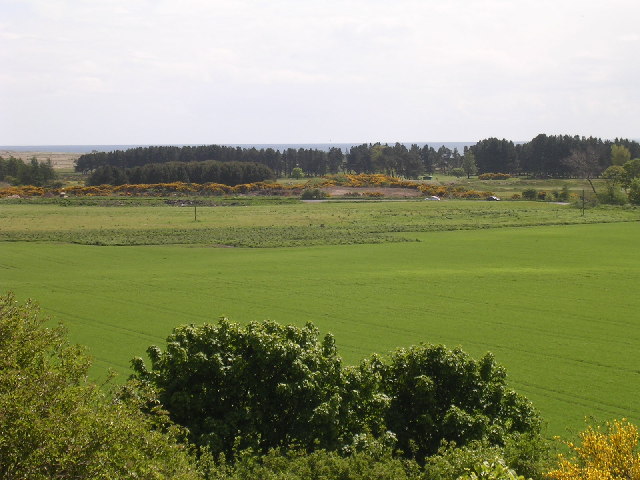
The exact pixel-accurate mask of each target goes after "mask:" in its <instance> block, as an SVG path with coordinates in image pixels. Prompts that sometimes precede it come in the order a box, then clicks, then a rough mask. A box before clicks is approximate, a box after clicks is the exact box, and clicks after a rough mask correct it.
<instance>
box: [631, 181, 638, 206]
mask: <svg viewBox="0 0 640 480" xmlns="http://www.w3.org/2000/svg"><path fill="white" fill-rule="evenodd" d="M629 202H630V203H631V204H632V205H640V178H636V179H634V180H633V181H632V182H631V185H630V186H629Z"/></svg>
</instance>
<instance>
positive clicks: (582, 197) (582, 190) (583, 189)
mask: <svg viewBox="0 0 640 480" xmlns="http://www.w3.org/2000/svg"><path fill="white" fill-rule="evenodd" d="M582 216H583V217H584V189H582Z"/></svg>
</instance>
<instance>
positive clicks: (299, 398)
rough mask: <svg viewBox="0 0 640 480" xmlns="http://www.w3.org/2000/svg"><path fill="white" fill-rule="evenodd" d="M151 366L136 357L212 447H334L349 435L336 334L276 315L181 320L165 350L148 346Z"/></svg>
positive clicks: (177, 413) (174, 409)
mask: <svg viewBox="0 0 640 480" xmlns="http://www.w3.org/2000/svg"><path fill="white" fill-rule="evenodd" d="M147 352H148V354H149V357H150V359H151V367H150V368H149V369H147V367H146V366H145V365H144V363H143V361H142V359H140V358H138V359H135V360H134V362H133V366H134V370H135V372H136V378H138V379H139V380H141V381H143V382H147V383H149V384H151V385H153V386H154V387H155V388H157V389H158V392H159V400H160V401H161V403H162V404H163V405H164V406H165V407H166V408H167V409H168V411H169V412H170V415H171V417H172V419H173V420H174V421H176V422H177V423H179V424H181V425H184V426H186V427H188V429H189V431H190V432H191V436H192V439H193V440H194V441H195V442H196V443H197V444H200V445H207V446H208V447H210V448H211V450H212V452H214V453H219V452H224V453H225V454H226V455H232V452H233V451H234V449H237V448H249V447H251V448H254V449H256V450H257V451H261V452H266V451H267V450H268V449H270V448H275V447H288V446H289V445H299V446H300V447H302V448H304V449H313V448H328V449H335V448H337V447H339V446H342V445H344V444H347V443H349V442H350V440H351V439H350V438H349V434H350V432H348V431H345V430H344V428H343V426H344V424H345V422H344V421H343V419H344V415H346V414H347V413H348V410H347V409H345V408H344V406H343V401H342V389H341V387H342V381H343V380H342V375H343V373H342V368H341V359H340V357H338V355H337V351H336V347H335V343H334V340H333V337H332V336H331V335H326V336H325V337H324V338H323V339H322V340H321V341H320V340H319V333H318V330H317V329H316V328H315V327H314V326H313V325H311V324H307V325H306V326H305V327H303V328H297V327H293V326H281V325H279V324H277V323H275V322H269V321H265V322H262V323H257V322H253V323H250V324H249V325H247V326H246V327H244V328H243V327H241V326H239V325H237V324H233V323H230V322H229V321H227V320H225V319H222V320H220V322H219V323H218V324H217V325H210V324H205V325H202V326H199V327H198V326H193V325H190V326H182V327H178V328H176V329H174V331H173V333H172V334H171V335H170V336H169V338H168V339H167V349H166V351H164V352H163V351H161V350H160V349H159V348H158V347H150V348H149V349H148V350H147Z"/></svg>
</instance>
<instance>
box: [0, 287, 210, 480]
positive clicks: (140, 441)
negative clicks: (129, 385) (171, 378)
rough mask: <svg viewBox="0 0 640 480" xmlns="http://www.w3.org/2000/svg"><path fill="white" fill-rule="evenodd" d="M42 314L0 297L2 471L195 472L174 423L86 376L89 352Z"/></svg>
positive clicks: (19, 474) (9, 474)
mask: <svg viewBox="0 0 640 480" xmlns="http://www.w3.org/2000/svg"><path fill="white" fill-rule="evenodd" d="M46 322H47V319H46V318H44V317H42V316H41V315H40V314H39V311H38V308H37V306H36V305H34V304H33V303H31V302H27V303H25V304H19V303H17V302H16V301H15V298H14V296H13V295H11V294H8V295H5V296H2V297H0V433H1V435H0V478H3V479H16V480H17V479H24V478H29V479H34V480H38V479H43V480H44V479H50V478H59V479H78V478H141V479H163V478H172V479H173V478H178V479H195V478H198V476H197V475H196V470H195V462H194V460H193V459H192V458H191V457H190V455H189V454H188V451H187V448H186V447H185V446H184V445H181V444H179V443H177V439H178V437H179V436H181V435H182V434H181V432H180V430H179V429H176V428H175V427H171V426H170V425H169V424H168V423H167V421H166V419H165V418H164V417H163V416H162V415H160V414H154V415H144V414H142V413H141V412H140V406H141V405H140V403H139V402H137V401H134V397H130V398H129V399H127V400H125V399H124V398H123V399H121V400H119V401H114V400H113V399H110V398H109V397H108V396H107V395H106V394H105V393H103V392H102V390H101V389H100V388H98V387H97V386H96V385H93V384H90V383H88V382H87V380H86V376H87V370H88V368H89V366H90V361H89V359H88V357H87V356H86V355H85V353H84V352H83V350H82V349H81V348H80V347H77V346H73V345H70V344H69V343H68V342H67V340H66V336H65V332H64V330H63V329H62V328H61V327H58V328H48V327H46V326H45V325H46ZM154 411H155V410H154ZM156 412H157V411H156Z"/></svg>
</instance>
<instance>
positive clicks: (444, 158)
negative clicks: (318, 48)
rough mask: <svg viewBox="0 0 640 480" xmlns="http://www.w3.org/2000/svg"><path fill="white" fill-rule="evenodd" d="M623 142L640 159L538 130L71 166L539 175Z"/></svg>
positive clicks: (99, 157) (138, 151)
mask: <svg viewBox="0 0 640 480" xmlns="http://www.w3.org/2000/svg"><path fill="white" fill-rule="evenodd" d="M615 146H619V147H624V148H626V149H627V150H629V152H630V153H631V156H632V158H636V157H640V144H639V143H638V142H637V141H633V140H627V139H615V140H613V141H611V140H602V139H600V138H595V137H580V136H570V135H546V134H540V135H538V136H536V137H535V138H533V139H532V140H530V141H528V142H525V143H514V142H513V141H511V140H506V139H498V138H495V137H492V138H487V139H484V140H480V141H479V142H477V143H476V144H475V145H473V146H470V147H465V149H464V151H463V152H460V151H458V149H457V148H454V149H450V148H448V147H446V146H444V145H442V146H440V147H439V148H437V149H436V148H434V147H433V146H429V145H424V146H418V145H417V144H412V145H410V146H409V147H407V146H406V145H404V144H401V143H396V144H394V145H389V144H381V143H369V144H366V143H365V144H361V145H355V146H353V147H351V148H350V149H349V150H348V151H347V152H346V153H345V152H343V151H342V149H340V148H337V147H332V148H331V149H330V150H329V151H322V150H318V149H304V148H299V149H293V148H289V149H286V150H283V151H280V150H274V149H273V148H267V149H260V150H258V149H256V148H241V147H226V146H220V145H208V146H198V147H193V146H185V147H175V146H158V147H138V148H133V149H129V150H124V151H123V150H117V151H114V152H94V153H90V154H85V155H82V156H81V157H80V158H79V159H78V161H77V164H76V170H77V171H82V172H91V171H94V170H95V169H96V168H98V167H100V166H106V165H108V166H113V167H119V168H121V169H123V170H124V169H126V168H133V167H137V166H143V165H147V164H151V163H174V162H182V163H188V162H194V161H205V160H215V161H219V162H254V163H259V164H262V165H266V166H267V167H269V168H270V169H271V170H272V171H273V172H274V174H275V176H277V177H289V176H292V173H293V171H294V169H296V170H298V169H299V170H302V172H304V174H305V175H308V176H321V175H326V174H336V173H339V172H351V173H384V174H387V175H394V176H401V177H405V178H417V177H419V176H420V175H423V174H433V173H435V172H440V173H442V174H449V173H452V172H453V171H454V170H456V169H457V170H459V169H462V170H463V171H464V173H466V174H467V175H470V174H473V173H498V172H500V173H508V174H512V175H531V176H536V177H540V176H546V177H559V178H567V177H585V176H598V175H600V174H601V173H602V172H603V171H604V170H605V169H606V168H607V167H608V166H609V165H611V163H612V162H611V152H612V147H615Z"/></svg>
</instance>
